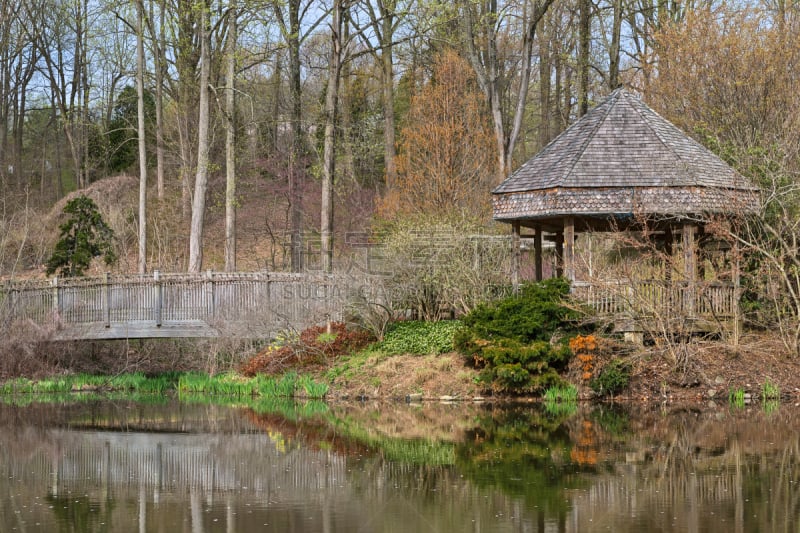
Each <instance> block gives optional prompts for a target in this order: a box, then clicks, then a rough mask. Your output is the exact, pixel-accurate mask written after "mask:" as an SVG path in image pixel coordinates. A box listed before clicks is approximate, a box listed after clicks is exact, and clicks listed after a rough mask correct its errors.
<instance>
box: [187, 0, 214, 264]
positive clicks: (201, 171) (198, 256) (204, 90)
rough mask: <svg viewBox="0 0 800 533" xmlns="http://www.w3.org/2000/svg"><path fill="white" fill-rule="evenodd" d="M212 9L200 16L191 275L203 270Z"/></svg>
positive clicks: (205, 6) (206, 9)
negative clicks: (198, 103) (210, 19)
mask: <svg viewBox="0 0 800 533" xmlns="http://www.w3.org/2000/svg"><path fill="white" fill-rule="evenodd" d="M208 17H209V13H208V6H207V5H203V6H202V8H201V14H200V110H199V119H198V123H197V172H196V174H195V178H194V198H193V200H192V224H191V229H190V233H189V268H188V270H189V272H200V271H201V270H202V268H203V227H204V218H205V213H206V190H207V188H208V166H209V142H208V134H209V107H210V106H209V94H208V92H209V87H208V84H209V76H210V72H211V66H210V64H209V63H210V61H211V53H210V50H209V48H210V47H211V38H210V27H209V22H208Z"/></svg>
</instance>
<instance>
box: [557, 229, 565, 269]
mask: <svg viewBox="0 0 800 533" xmlns="http://www.w3.org/2000/svg"><path fill="white" fill-rule="evenodd" d="M563 275H564V232H563V231H559V232H557V233H556V277H557V278H560V277H561V276H563Z"/></svg>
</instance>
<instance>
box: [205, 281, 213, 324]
mask: <svg viewBox="0 0 800 533" xmlns="http://www.w3.org/2000/svg"><path fill="white" fill-rule="evenodd" d="M205 293H206V316H207V317H208V318H213V317H214V273H213V272H212V271H211V270H206V282H205Z"/></svg>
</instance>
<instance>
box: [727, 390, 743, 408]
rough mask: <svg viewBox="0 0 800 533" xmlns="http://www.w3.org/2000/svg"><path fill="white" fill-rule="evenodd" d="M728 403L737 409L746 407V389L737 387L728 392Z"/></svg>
mask: <svg viewBox="0 0 800 533" xmlns="http://www.w3.org/2000/svg"><path fill="white" fill-rule="evenodd" d="M728 404H730V406H731V407H735V408H736V409H744V389H743V388H742V387H737V388H735V389H732V390H731V391H730V392H729V393H728Z"/></svg>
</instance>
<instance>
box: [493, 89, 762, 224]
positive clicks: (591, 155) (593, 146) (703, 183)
mask: <svg viewBox="0 0 800 533" xmlns="http://www.w3.org/2000/svg"><path fill="white" fill-rule="evenodd" d="M492 195H493V206H494V218H495V219H497V220H506V221H509V220H514V219H537V218H548V217H553V216H564V215H573V214H575V215H619V214H644V215H647V214H660V215H676V216H682V215H689V214H704V213H742V212H753V211H755V210H756V209H757V207H758V189H757V188H756V187H754V186H753V185H752V184H751V183H750V182H749V181H748V180H747V179H746V178H744V177H743V176H742V175H741V174H739V173H738V172H736V171H735V170H734V169H733V168H731V167H730V166H729V165H727V164H726V163H725V162H724V161H722V160H721V159H720V158H719V157H717V156H716V155H715V154H713V153H712V152H710V151H709V150H707V149H706V148H704V147H703V146H702V145H700V144H699V143H697V142H696V141H695V140H693V139H692V138H691V137H689V136H688V135H686V134H685V133H683V132H682V131H681V130H680V129H678V128H677V127H675V126H674V125H673V124H671V123H670V122H668V121H667V120H666V119H664V118H663V117H661V116H660V115H659V114H658V113H656V112H655V111H653V110H652V109H650V108H649V107H648V106H647V105H645V104H644V103H643V102H642V101H641V100H640V99H639V98H638V97H637V96H636V95H634V94H632V93H630V92H628V91H625V90H624V89H617V90H616V91H614V92H613V93H611V95H609V96H608V98H606V99H605V100H604V101H603V102H602V103H600V104H599V105H598V106H596V107H595V108H594V109H592V110H591V111H589V112H588V113H587V114H586V115H585V116H584V117H582V118H581V119H580V120H578V121H577V122H575V123H574V124H573V125H572V126H570V127H569V128H568V129H567V130H565V131H564V132H563V133H562V134H561V135H559V136H558V137H556V138H555V139H554V140H553V141H552V142H551V143H550V144H548V145H547V146H546V147H545V148H544V149H543V150H542V151H541V152H540V153H539V154H537V155H536V156H534V157H533V158H532V159H530V160H529V161H527V162H526V163H525V164H523V165H522V166H521V167H520V168H519V169H518V170H516V171H515V172H514V173H513V174H512V175H511V176H510V177H509V178H508V179H506V180H505V181H504V182H503V183H501V184H500V185H499V186H498V187H497V188H496V189H495V190H494V191H492Z"/></svg>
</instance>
